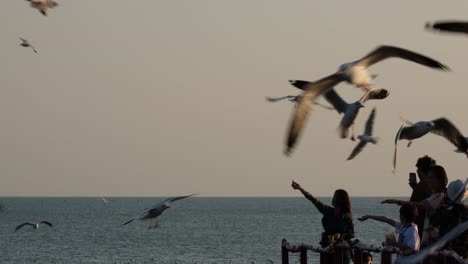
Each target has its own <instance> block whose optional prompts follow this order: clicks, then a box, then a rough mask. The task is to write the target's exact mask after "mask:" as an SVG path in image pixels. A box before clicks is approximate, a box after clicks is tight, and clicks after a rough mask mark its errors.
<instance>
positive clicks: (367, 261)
mask: <svg viewBox="0 0 468 264" xmlns="http://www.w3.org/2000/svg"><path fill="white" fill-rule="evenodd" d="M361 260H362V262H361V263H362V264H372V255H371V254H370V253H369V252H367V251H363V252H362V253H361Z"/></svg>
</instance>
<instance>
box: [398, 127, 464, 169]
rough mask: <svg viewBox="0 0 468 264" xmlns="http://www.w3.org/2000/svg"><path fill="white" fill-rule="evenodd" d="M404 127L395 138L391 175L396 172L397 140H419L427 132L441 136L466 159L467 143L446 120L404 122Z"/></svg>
mask: <svg viewBox="0 0 468 264" xmlns="http://www.w3.org/2000/svg"><path fill="white" fill-rule="evenodd" d="M406 124H408V125H409V126H406V125H405V124H403V125H402V126H401V127H400V129H399V130H398V132H397V135H396V137H395V151H394V153H393V173H395V170H396V157H397V144H398V141H399V140H402V139H406V140H409V141H410V142H409V143H408V147H409V146H410V145H411V140H414V139H417V138H420V137H422V136H424V135H426V134H427V133H429V132H432V133H434V134H436V135H439V136H442V137H444V138H446V139H447V140H448V141H450V142H451V143H452V144H453V145H455V146H456V147H457V151H458V152H461V153H464V154H466V155H467V157H468V142H467V140H466V138H465V137H464V136H463V135H462V133H461V132H460V131H459V130H458V129H457V128H456V127H455V126H454V125H453V124H452V122H450V121H449V120H448V119H446V118H438V119H435V120H432V121H420V122H417V123H415V124H413V123H411V122H409V121H406Z"/></svg>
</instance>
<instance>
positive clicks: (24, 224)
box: [15, 221, 52, 231]
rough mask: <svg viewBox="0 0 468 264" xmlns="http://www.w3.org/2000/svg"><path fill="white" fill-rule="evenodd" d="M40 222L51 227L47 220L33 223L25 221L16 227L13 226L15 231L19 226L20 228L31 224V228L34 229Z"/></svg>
mask: <svg viewBox="0 0 468 264" xmlns="http://www.w3.org/2000/svg"><path fill="white" fill-rule="evenodd" d="M41 224H45V225H48V226H50V227H52V224H51V223H50V222H47V221H41V222H40V223H38V224H37V223H34V224H33V223H29V222H26V223H22V224H21V225H19V226H17V227H16V228H15V231H16V230H18V229H20V228H22V227H23V226H27V225H30V226H32V228H33V230H36V229H38V228H39V225H41Z"/></svg>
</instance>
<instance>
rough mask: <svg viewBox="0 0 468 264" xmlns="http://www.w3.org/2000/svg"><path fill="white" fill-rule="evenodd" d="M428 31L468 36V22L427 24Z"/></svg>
mask: <svg viewBox="0 0 468 264" xmlns="http://www.w3.org/2000/svg"><path fill="white" fill-rule="evenodd" d="M425 27H426V29H428V30H435V31H446V32H454V33H465V34H468V22H466V21H438V22H434V23H429V22H427V23H426V26H425Z"/></svg>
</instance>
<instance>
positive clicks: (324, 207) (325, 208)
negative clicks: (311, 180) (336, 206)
mask: <svg viewBox="0 0 468 264" xmlns="http://www.w3.org/2000/svg"><path fill="white" fill-rule="evenodd" d="M291 187H292V188H293V189H294V190H299V191H301V193H302V194H303V195H304V197H305V198H307V200H309V201H311V202H312V203H313V204H314V205H315V207H316V208H317V210H319V212H320V213H322V214H325V213H326V212H327V211H328V210H330V209H332V207H330V206H327V205H324V204H323V203H322V202H320V201H319V200H317V199H316V198H315V197H314V196H313V195H312V194H310V193H309V192H307V191H306V190H304V189H303V188H302V187H301V185H299V183H297V182H295V181H292V183H291Z"/></svg>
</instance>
